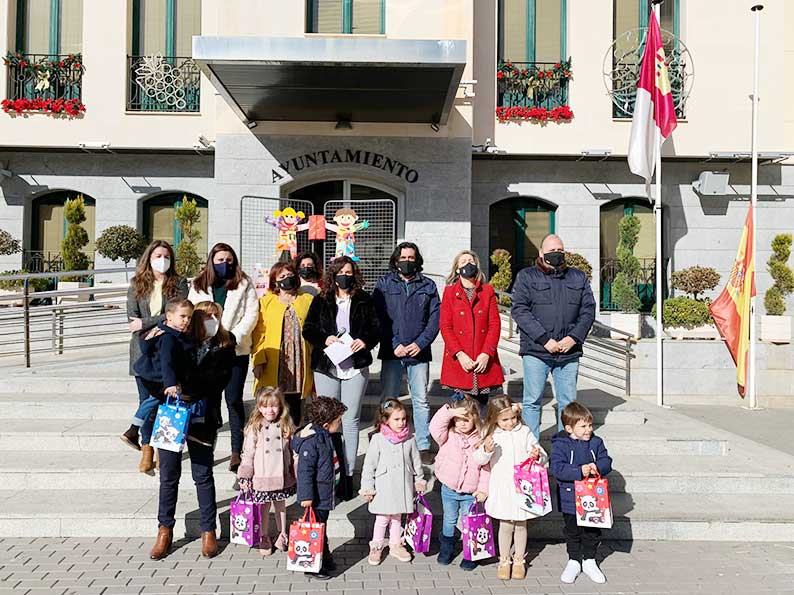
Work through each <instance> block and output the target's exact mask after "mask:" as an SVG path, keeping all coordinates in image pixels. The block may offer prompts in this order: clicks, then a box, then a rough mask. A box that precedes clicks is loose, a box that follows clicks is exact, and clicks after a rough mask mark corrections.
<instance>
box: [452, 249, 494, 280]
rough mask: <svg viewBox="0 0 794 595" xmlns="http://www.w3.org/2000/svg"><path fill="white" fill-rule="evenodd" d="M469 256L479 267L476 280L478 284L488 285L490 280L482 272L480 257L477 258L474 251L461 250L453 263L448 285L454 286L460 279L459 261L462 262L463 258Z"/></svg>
mask: <svg viewBox="0 0 794 595" xmlns="http://www.w3.org/2000/svg"><path fill="white" fill-rule="evenodd" d="M466 254H468V255H469V256H471V257H472V258H473V259H474V264H476V265H477V276H476V277H475V278H474V281H475V282H476V283H487V282H488V280H487V279H486V277H485V273H483V271H482V266H480V257H479V256H477V253H476V252H473V251H472V250H461V251H460V252H458V254H457V255H456V256H455V260H453V261H452V270H451V271H450V272H449V276H448V277H447V285H454V284H455V283H457V282H458V279H460V275H459V274H458V261H459V260H460V257H461V256H464V255H466Z"/></svg>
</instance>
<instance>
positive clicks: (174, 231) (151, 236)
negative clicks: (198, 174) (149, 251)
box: [143, 192, 208, 259]
mask: <svg viewBox="0 0 794 595" xmlns="http://www.w3.org/2000/svg"><path fill="white" fill-rule="evenodd" d="M186 197H187V198H190V199H192V200H195V201H196V205H197V206H198V210H199V213H200V215H201V216H200V218H199V222H198V229H199V233H201V239H199V241H198V246H196V252H198V255H199V257H200V258H202V259H203V258H206V256H207V235H208V225H207V222H208V217H207V201H206V200H205V199H203V198H201V197H200V196H196V195H194V194H185V193H181V192H179V193H169V194H161V195H159V196H155V197H152V198H149V199H146V201H145V202H144V203H143V234H144V235H145V236H146V239H147V240H148V241H150V242H151V241H152V240H165V241H166V242H168V243H169V244H171V245H172V246H173V247H174V250H176V248H177V247H178V246H179V244H180V242H181V241H182V231H181V229H180V227H179V222H178V221H177V220H176V217H175V216H174V215H175V210H176V208H177V207H179V206H180V205H181V204H182V201H183V200H185V198H186Z"/></svg>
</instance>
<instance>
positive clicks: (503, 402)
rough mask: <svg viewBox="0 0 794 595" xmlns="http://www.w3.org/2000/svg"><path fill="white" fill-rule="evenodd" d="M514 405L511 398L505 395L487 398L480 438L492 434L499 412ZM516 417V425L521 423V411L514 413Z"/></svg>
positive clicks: (496, 425) (496, 426)
mask: <svg viewBox="0 0 794 595" xmlns="http://www.w3.org/2000/svg"><path fill="white" fill-rule="evenodd" d="M513 405H515V403H513V401H512V399H511V398H510V397H508V396H507V395H499V396H496V397H491V398H490V399H488V409H487V411H486V413H485V424H484V426H483V432H482V439H483V440H485V439H486V438H487V437H488V436H492V435H493V433H494V432H495V431H496V428H498V427H499V424H498V423H497V420H498V419H499V414H500V413H502V412H503V411H505V410H506V409H511V408H512V407H513ZM516 417H517V418H518V425H521V423H522V421H521V413H520V412H519V413H516Z"/></svg>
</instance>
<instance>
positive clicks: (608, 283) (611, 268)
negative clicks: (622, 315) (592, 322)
mask: <svg viewBox="0 0 794 595" xmlns="http://www.w3.org/2000/svg"><path fill="white" fill-rule="evenodd" d="M639 261H640V279H639V282H638V283H637V284H636V285H635V286H634V290H635V291H636V293H637V296H638V297H639V298H640V301H641V302H642V306H641V307H640V311H642V312H650V311H651V308H653V305H654V303H655V302H656V291H655V288H656V259H655V258H640V259H639ZM618 272H619V271H618V259H617V258H602V259H601V310H605V311H609V310H619V309H620V308H618V306H617V304H615V303H614V302H613V301H612V283H613V282H614V281H615V277H616V276H617V274H618Z"/></svg>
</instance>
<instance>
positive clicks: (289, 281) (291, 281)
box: [276, 275, 298, 291]
mask: <svg viewBox="0 0 794 595" xmlns="http://www.w3.org/2000/svg"><path fill="white" fill-rule="evenodd" d="M276 284H277V285H278V286H279V289H283V290H284V291H292V290H293V289H295V288H296V287H297V286H298V280H297V279H296V278H295V275H291V276H289V277H284V278H283V279H279V280H278V281H277V282H276Z"/></svg>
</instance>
